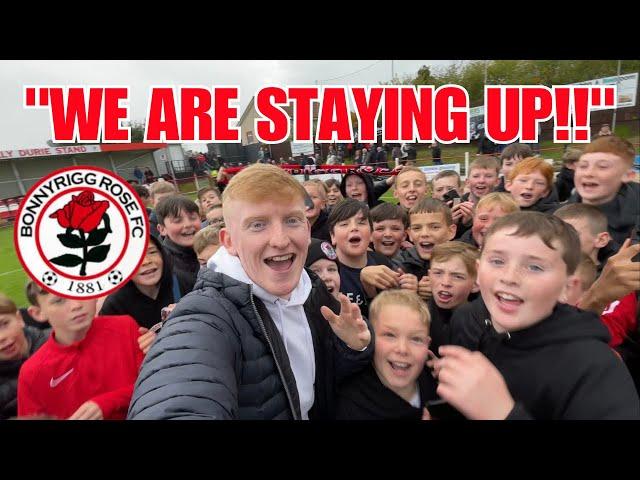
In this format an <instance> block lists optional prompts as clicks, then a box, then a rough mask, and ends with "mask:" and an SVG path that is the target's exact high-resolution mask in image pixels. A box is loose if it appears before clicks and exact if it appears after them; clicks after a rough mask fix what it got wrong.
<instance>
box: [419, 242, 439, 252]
mask: <svg viewBox="0 0 640 480" xmlns="http://www.w3.org/2000/svg"><path fill="white" fill-rule="evenodd" d="M418 245H419V246H420V248H421V249H422V250H424V251H426V252H430V251H431V250H433V247H434V246H435V245H434V244H433V243H430V242H419V243H418Z"/></svg>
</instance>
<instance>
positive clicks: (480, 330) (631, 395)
mask: <svg viewBox="0 0 640 480" xmlns="http://www.w3.org/2000/svg"><path fill="white" fill-rule="evenodd" d="M451 328H452V343H454V344H457V345H462V346H464V347H466V348H469V349H470V350H479V351H481V352H482V353H483V354H484V355H485V356H486V357H487V358H488V359H489V360H490V361H491V362H492V363H493V364H494V365H495V366H496V368H497V369H498V370H499V371H500V373H501V374H502V376H503V377H504V379H505V381H506V384H507V387H508V388H509V392H511V395H512V396H513V398H514V400H515V401H516V406H515V408H514V409H513V411H512V412H511V413H510V414H509V416H508V417H507V418H508V419H524V418H534V419H541V420H542V419H547V420H607V419H640V401H639V400H638V395H637V393H636V390H635V387H634V384H633V381H632V379H631V376H630V375H629V371H628V370H627V368H626V367H625V365H624V363H622V361H621V360H620V359H619V358H618V357H617V356H616V355H615V353H614V352H613V350H612V349H611V348H610V347H609V346H608V345H607V342H608V341H609V339H610V335H609V332H608V331H607V328H606V327H605V326H604V325H603V324H602V322H601V321H600V319H599V318H598V316H597V315H596V314H594V313H591V312H585V311H582V310H579V309H577V308H575V307H572V306H569V305H565V304H562V303H558V304H557V305H556V306H555V308H554V310H553V312H552V313H551V315H550V316H549V317H547V318H545V319H544V320H542V321H540V322H539V323H537V324H535V325H533V326H531V327H529V328H525V329H524V330H520V331H517V332H511V333H503V334H499V333H497V332H496V330H495V329H494V328H493V325H492V323H491V320H490V316H489V312H488V311H487V308H486V306H485V305H484V302H483V301H482V298H479V299H478V300H476V301H474V302H471V303H469V304H466V305H462V306H460V307H459V308H458V309H457V310H456V311H455V312H454V314H453V316H452V319H451Z"/></svg>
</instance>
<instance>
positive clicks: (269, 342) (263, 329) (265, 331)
mask: <svg viewBox="0 0 640 480" xmlns="http://www.w3.org/2000/svg"><path fill="white" fill-rule="evenodd" d="M251 306H252V307H253V311H254V313H255V314H256V317H258V323H259V324H260V328H261V329H262V334H263V335H264V337H265V338H266V339H267V343H268V344H269V348H270V349H271V353H272V354H273V360H274V362H275V363H276V368H277V369H278V374H279V375H280V380H282V385H283V386H284V391H285V393H286V394H287V400H288V401H289V408H291V413H292V414H293V419H294V420H300V419H299V418H297V416H296V410H295V408H294V407H293V400H291V392H289V387H288V386H287V382H286V380H285V378H284V374H283V373H282V369H281V368H280V364H279V363H278V357H277V356H276V351H275V349H274V348H273V344H272V343H271V339H270V338H269V335H268V334H267V329H266V328H265V326H264V322H263V321H262V317H261V316H260V314H259V313H258V309H257V308H256V304H255V303H254V301H253V288H251Z"/></svg>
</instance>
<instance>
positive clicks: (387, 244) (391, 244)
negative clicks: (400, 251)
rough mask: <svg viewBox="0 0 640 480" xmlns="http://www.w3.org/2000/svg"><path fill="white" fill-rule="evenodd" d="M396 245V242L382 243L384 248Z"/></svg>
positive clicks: (386, 241) (384, 241)
mask: <svg viewBox="0 0 640 480" xmlns="http://www.w3.org/2000/svg"><path fill="white" fill-rule="evenodd" d="M395 244H396V242H395V240H383V241H382V246H383V247H393V246H394V245H395Z"/></svg>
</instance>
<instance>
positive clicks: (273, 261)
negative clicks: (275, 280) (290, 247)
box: [264, 253, 296, 272]
mask: <svg viewBox="0 0 640 480" xmlns="http://www.w3.org/2000/svg"><path fill="white" fill-rule="evenodd" d="M295 258H296V254H295V253H287V254H285V255H276V256H273V257H268V258H265V259H264V263H266V264H267V266H268V267H269V268H271V269H273V270H275V271H276V272H286V271H287V270H289V268H291V265H293V261H294V260H295Z"/></svg>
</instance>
